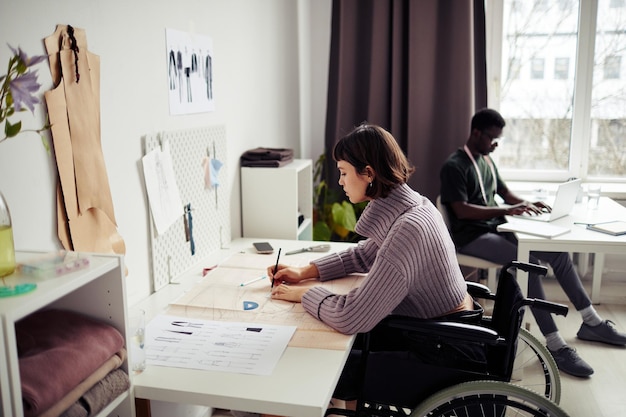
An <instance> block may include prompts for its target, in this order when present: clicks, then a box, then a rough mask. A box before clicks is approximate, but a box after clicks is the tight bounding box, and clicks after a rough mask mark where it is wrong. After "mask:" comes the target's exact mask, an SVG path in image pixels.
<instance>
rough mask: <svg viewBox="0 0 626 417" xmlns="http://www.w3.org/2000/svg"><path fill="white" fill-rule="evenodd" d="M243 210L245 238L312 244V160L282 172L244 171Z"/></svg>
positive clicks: (302, 160) (245, 169) (276, 170)
mask: <svg viewBox="0 0 626 417" xmlns="http://www.w3.org/2000/svg"><path fill="white" fill-rule="evenodd" d="M241 207H242V221H243V236H244V237H258V238H268V239H269V238H274V239H299V240H312V238H313V220H312V216H313V176H312V162H311V160H310V159H294V160H293V161H292V162H291V163H289V164H287V165H284V166H282V167H279V168H257V167H254V168H252V167H241ZM300 216H302V217H300Z"/></svg>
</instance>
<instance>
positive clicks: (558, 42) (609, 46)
mask: <svg viewBox="0 0 626 417" xmlns="http://www.w3.org/2000/svg"><path fill="white" fill-rule="evenodd" d="M486 8H487V21H488V22H493V23H491V24H490V26H489V27H488V30H487V42H488V48H487V51H488V64H487V68H488V77H489V80H490V84H489V85H490V86H492V88H489V91H488V94H489V98H488V100H489V106H490V107H493V108H495V109H498V110H499V111H500V112H501V113H502V115H503V116H504V118H505V119H506V121H507V126H506V128H505V130H504V135H503V136H504V140H503V141H501V142H500V144H499V149H498V151H497V152H495V153H494V154H493V157H494V159H496V160H497V163H498V167H499V168H500V171H501V172H502V174H503V175H504V176H505V178H507V179H509V180H528V181H536V180H546V181H549V180H551V181H562V180H565V179H567V178H569V177H579V178H583V179H584V180H587V181H603V182H620V183H624V184H626V80H625V79H624V78H626V77H622V76H621V57H622V56H623V55H624V51H626V5H625V4H624V2H623V1H615V0H541V1H523V0H486ZM552 63H553V64H554V67H553V68H549V66H550V64H552ZM570 64H571V65H572V66H571V70H570ZM519 74H521V76H514V75H519ZM524 74H529V75H526V76H524ZM550 74H554V76H553V77H551V76H550ZM557 80H558V82H556V81H557ZM493 87H495V88H493Z"/></svg>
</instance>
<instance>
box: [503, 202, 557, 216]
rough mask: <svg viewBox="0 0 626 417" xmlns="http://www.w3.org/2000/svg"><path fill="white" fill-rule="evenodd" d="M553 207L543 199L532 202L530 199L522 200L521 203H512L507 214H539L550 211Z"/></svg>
mask: <svg viewBox="0 0 626 417" xmlns="http://www.w3.org/2000/svg"><path fill="white" fill-rule="evenodd" d="M550 211H552V208H551V207H550V206H549V205H547V204H545V203H544V202H543V201H537V202H535V203H531V202H530V201H522V202H521V203H519V204H515V205H512V206H510V207H509V208H508V210H507V214H508V215H509V216H517V215H520V214H523V215H527V216H537V215H539V214H541V213H549V212H550Z"/></svg>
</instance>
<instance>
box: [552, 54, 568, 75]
mask: <svg viewBox="0 0 626 417" xmlns="http://www.w3.org/2000/svg"><path fill="white" fill-rule="evenodd" d="M568 78H569V58H556V59H555V60H554V79H555V80H567V79H568Z"/></svg>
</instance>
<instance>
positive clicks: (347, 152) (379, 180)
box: [333, 123, 415, 198]
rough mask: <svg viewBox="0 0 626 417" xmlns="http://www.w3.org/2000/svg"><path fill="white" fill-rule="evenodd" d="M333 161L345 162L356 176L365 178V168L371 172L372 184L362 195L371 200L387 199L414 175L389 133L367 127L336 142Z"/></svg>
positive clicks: (366, 125) (364, 126)
mask: <svg viewBox="0 0 626 417" xmlns="http://www.w3.org/2000/svg"><path fill="white" fill-rule="evenodd" d="M333 159H334V160H335V161H337V162H338V161H346V162H348V163H349V164H351V165H353V166H354V167H355V168H356V171H357V172H358V173H359V174H365V173H366V170H365V168H366V167H367V166H368V165H369V166H370V167H371V168H372V169H373V170H374V172H375V174H376V175H375V177H374V181H373V182H372V185H371V187H368V188H367V191H366V192H365V194H366V195H367V196H368V197H370V198H380V197H387V195H389V192H390V191H391V190H392V189H393V188H395V187H396V186H398V185H399V184H404V183H406V182H407V181H408V179H409V177H410V176H411V174H412V173H413V171H415V167H413V166H412V165H411V164H410V163H409V161H408V160H407V158H406V156H405V155H404V153H403V152H402V149H400V146H399V145H398V142H397V141H396V139H395V138H394V137H393V136H392V135H391V133H389V132H387V131H386V130H385V129H383V128H382V127H380V126H376V125H371V124H367V123H362V124H361V125H359V126H357V127H356V128H354V129H353V130H352V132H350V133H348V134H347V135H346V136H344V137H343V138H341V139H339V141H338V142H337V143H336V144H335V147H334V149H333Z"/></svg>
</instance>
